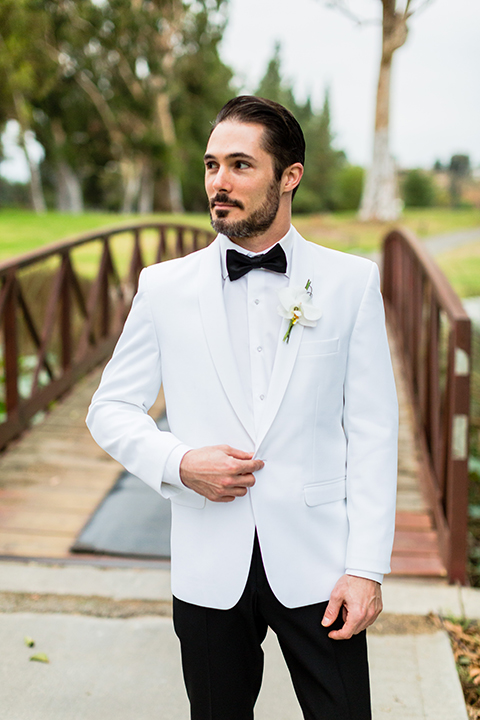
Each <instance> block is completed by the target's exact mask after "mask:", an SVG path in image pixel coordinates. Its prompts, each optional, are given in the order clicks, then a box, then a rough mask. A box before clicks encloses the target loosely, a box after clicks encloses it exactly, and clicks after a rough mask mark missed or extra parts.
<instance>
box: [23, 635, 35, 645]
mask: <svg viewBox="0 0 480 720" xmlns="http://www.w3.org/2000/svg"><path fill="white" fill-rule="evenodd" d="M23 642H24V643H25V645H26V646H27V647H35V640H34V639H33V638H31V637H29V635H25V637H24V638H23Z"/></svg>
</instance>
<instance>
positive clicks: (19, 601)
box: [0, 562, 480, 720]
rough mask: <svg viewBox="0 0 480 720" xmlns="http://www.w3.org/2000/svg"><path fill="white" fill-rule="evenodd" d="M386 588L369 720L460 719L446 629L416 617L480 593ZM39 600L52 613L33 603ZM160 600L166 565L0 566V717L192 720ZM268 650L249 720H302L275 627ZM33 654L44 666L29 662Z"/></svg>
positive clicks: (476, 603)
mask: <svg viewBox="0 0 480 720" xmlns="http://www.w3.org/2000/svg"><path fill="white" fill-rule="evenodd" d="M384 596H385V612H386V614H385V615H384V616H382V617H383V618H384V620H383V621H382V622H379V623H378V624H377V627H376V629H375V630H374V631H372V632H371V633H369V652H370V666H371V676H372V697H373V706H374V715H373V717H374V720H467V713H466V709H465V705H464V701H463V696H462V691H461V688H460V683H459V680H458V676H457V673H456V670H455V666H454V661H453V657H452V652H451V649H450V643H449V640H448V637H447V635H446V634H445V633H444V632H442V631H438V630H436V629H435V628H434V627H432V626H428V623H427V622H426V621H425V620H424V619H423V618H419V617H417V618H416V619H415V618H413V619H412V616H414V615H416V616H422V615H425V614H427V613H428V612H430V611H434V612H444V613H452V614H454V615H461V614H462V611H465V612H466V613H467V616H468V617H476V618H479V617H480V592H479V591H477V590H473V589H471V588H470V589H469V588H457V587H452V586H448V585H447V584H445V583H444V582H441V581H429V582H425V581H423V582H422V581H413V580H412V581H408V582H406V581H403V580H400V579H387V580H386V582H385V586H384ZM45 598H49V602H50V611H49V612H42V611H41V609H42V608H45V604H44V603H43V604H42V600H44V599H45ZM67 601H68V605H66V604H65V603H66V602H67ZM133 601H136V602H137V603H139V604H138V605H137V606H136V608H137V609H136V610H134V611H133V617H99V616H98V615H100V614H104V613H103V611H102V609H103V610H106V611H107V612H108V610H109V608H110V611H111V612H110V614H112V615H113V614H115V608H113V606H115V607H116V608H117V609H118V608H120V611H119V614H120V615H121V614H122V608H123V610H125V608H127V611H128V612H131V609H132V603H133ZM13 602H15V603H16V608H17V610H18V612H15V611H12V607H11V605H12V603H13ZM88 602H90V604H88ZM9 603H10V606H9ZM142 603H143V604H142ZM160 605H161V606H162V607H163V610H162V609H161V611H162V612H163V611H165V614H167V615H168V614H169V609H170V591H169V570H168V568H167V567H164V568H163V569H162V568H159V569H155V570H151V569H131V568H130V569H120V568H115V569H105V568H95V567H88V566H65V567H51V566H45V565H40V564H37V563H20V562H1V563H0V610H3V612H0V648H1V649H2V650H1V653H0V718H1V720H87V719H88V720H133V719H134V718H135V720H136V719H137V718H139V719H141V720H148V719H149V718H151V719H152V720H154V719H155V720H188V702H187V699H186V695H185V691H184V688H183V683H182V678H181V668H180V656H179V649H178V643H177V640H176V637H175V634H174V632H173V627H172V621H171V618H170V617H159V616H158V615H152V616H151V615H147V613H148V612H149V608H150V606H152V607H154V608H155V607H159V606H160ZM32 606H33V607H35V606H36V608H37V610H39V612H32V611H31V608H32ZM25 608H28V610H25ZM112 608H113V609H112ZM52 609H54V610H55V611H54V612H52V611H51V610H52ZM407 616H408V617H407ZM25 636H30V637H32V638H33V639H34V640H35V647H34V648H33V649H32V648H28V647H27V646H26V645H25V643H24V637H25ZM264 648H265V658H266V660H265V679H264V684H263V688H262V692H261V695H260V698H259V700H258V703H257V709H256V715H255V718H256V720H301V713H300V711H299V709H298V706H297V703H296V700H295V697H294V693H293V689H292V686H291V682H290V678H289V675H288V672H287V670H286V667H285V665H284V662H283V658H282V657H281V653H280V651H279V648H278V644H277V642H276V638H275V636H274V635H273V634H270V635H268V636H267V639H266V641H265V644H264ZM35 652H39V653H46V654H47V656H48V658H49V660H50V662H49V663H48V664H44V663H39V662H30V661H29V657H30V656H31V655H32V654H33V653H35Z"/></svg>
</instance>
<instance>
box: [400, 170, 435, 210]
mask: <svg viewBox="0 0 480 720" xmlns="http://www.w3.org/2000/svg"><path fill="white" fill-rule="evenodd" d="M402 189H403V199H404V202H405V205H406V207H430V206H431V205H433V204H434V203H435V194H436V193H435V182H434V180H433V178H432V176H431V175H429V174H428V173H426V172H425V171H424V170H410V171H409V172H408V173H407V175H406V177H405V180H404V182H403V188H402Z"/></svg>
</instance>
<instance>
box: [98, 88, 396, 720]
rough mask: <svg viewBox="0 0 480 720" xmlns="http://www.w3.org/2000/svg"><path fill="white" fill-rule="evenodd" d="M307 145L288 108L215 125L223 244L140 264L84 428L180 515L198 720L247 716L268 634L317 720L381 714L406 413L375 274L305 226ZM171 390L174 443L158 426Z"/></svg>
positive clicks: (209, 177)
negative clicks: (377, 674) (401, 423)
mask: <svg viewBox="0 0 480 720" xmlns="http://www.w3.org/2000/svg"><path fill="white" fill-rule="evenodd" d="M304 155H305V142H304V138H303V133H302V131H301V128H300V126H299V125H298V123H297V121H296V120H295V118H294V117H293V116H292V115H291V113H290V112H288V111H287V110H286V109H285V108H283V107H282V106H281V105H278V104H277V103H273V102H270V101H268V100H263V99H261V98H256V97H250V96H242V97H237V98H235V99H233V100H231V101H230V102H229V103H227V105H226V106H225V107H224V108H223V109H222V110H221V111H220V113H219V115H218V117H217V119H216V121H215V123H214V126H213V130H212V132H211V134H210V138H209V140H208V145H207V149H206V154H205V187H206V191H207V196H208V200H209V205H210V213H211V219H212V225H213V227H214V229H215V230H216V231H217V232H218V237H217V238H216V240H215V241H214V242H213V243H212V244H211V245H210V246H209V247H208V248H206V249H204V250H200V251H199V252H196V253H192V254H191V255H188V256H187V257H185V258H181V259H176V260H172V261H168V262H163V263H160V264H158V265H154V266H152V267H149V268H147V269H145V270H144V271H143V272H142V274H141V276H140V282H139V288H138V293H137V295H136V297H135V300H134V303H133V307H132V310H131V312H130V315H129V317H128V319H127V321H126V324H125V328H124V331H123V333H122V336H121V338H120V340H119V342H118V344H117V347H116V349H115V352H114V355H113V357H112V359H111V361H110V363H109V364H108V365H107V367H106V369H105V372H104V375H103V378H102V382H101V384H100V387H99V389H98V390H97V392H96V393H95V395H94V398H93V401H92V405H91V407H90V411H89V415H88V418H87V422H88V425H89V427H90V429H91V432H92V434H93V436H94V438H95V439H96V440H97V442H98V443H99V444H100V445H101V446H102V447H104V448H105V449H106V450H107V451H108V452H109V453H110V454H111V455H112V456H113V457H115V458H117V459H118V460H119V461H120V462H121V463H123V465H124V466H125V467H126V468H127V469H128V470H129V471H130V472H132V473H134V474H135V475H137V476H139V477H140V478H142V479H143V480H144V481H145V482H147V483H148V484H149V485H151V486H152V487H153V488H155V489H156V490H157V491H158V492H160V493H161V494H162V495H163V496H164V497H168V498H170V500H171V502H172V542H171V547H172V591H173V596H174V624H175V630H176V633H177V635H178V637H179V639H180V643H181V651H182V664H183V672H184V678H185V684H186V687H187V692H188V696H189V699H190V704H191V718H192V720H251V718H253V707H254V704H255V700H256V698H257V695H258V692H259V690H260V685H261V678H262V670H263V653H262V649H261V643H262V641H263V639H264V638H265V634H266V632H267V628H268V627H271V628H272V629H273V631H274V632H275V633H276V634H277V637H278V640H279V643H280V647H281V649H282V652H283V655H284V657H285V661H286V663H287V665H288V668H289V671H290V674H291V677H292V681H293V685H294V688H295V692H296V694H297V698H298V701H299V703H300V705H301V708H302V711H303V714H304V717H305V718H306V719H307V720H368V719H369V718H371V710H370V695H369V684H368V666H367V655H366V639H365V628H366V627H368V625H370V624H371V623H372V622H373V621H374V620H375V618H376V617H377V615H378V614H379V613H380V611H381V608H382V601H381V582H382V579H383V573H386V572H388V571H389V558H390V552H391V546H392V539H393V531H394V506H395V480H396V433H397V407H396V398H395V388H394V381H393V376H392V370H391V364H390V358H389V352H388V346H387V339H386V334H385V326H384V315H383V304H382V298H381V295H380V291H379V279H378V271H377V267H376V265H374V264H373V263H372V262H370V261H369V260H366V259H363V258H359V257H355V256H353V255H347V254H344V253H339V252H335V251H333V250H329V249H326V248H323V247H321V246H318V245H315V244H313V243H308V242H306V241H305V240H304V239H303V238H302V237H301V236H300V235H299V234H298V233H297V231H296V230H295V229H294V228H293V227H292V226H291V223H290V220H291V202H292V198H293V195H294V194H295V191H296V189H297V187H298V185H299V183H300V180H301V178H302V174H303V166H304ZM161 383H163V388H164V392H165V400H166V406H167V414H168V421H169V426H170V430H171V431H170V432H160V431H159V430H158V428H157V427H156V424H155V423H154V422H153V420H152V419H151V418H150V417H149V416H148V415H147V411H148V409H149V408H150V407H151V405H152V404H153V403H154V401H155V399H156V397H157V393H158V391H159V388H160V384H161Z"/></svg>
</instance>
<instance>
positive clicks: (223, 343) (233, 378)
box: [199, 241, 255, 441]
mask: <svg viewBox="0 0 480 720" xmlns="http://www.w3.org/2000/svg"><path fill="white" fill-rule="evenodd" d="M199 272H200V277H199V302H200V313H201V316H202V322H203V328H204V331H205V336H206V339H207V343H208V347H209V350H210V354H211V356H212V360H213V363H214V365H215V369H216V371H217V374H218V377H219V379H220V382H221V383H222V386H223V389H224V391H225V394H226V395H227V397H228V399H229V401H230V404H231V405H232V408H233V410H234V411H235V413H236V415H237V417H238V418H239V420H240V422H241V423H242V425H243V426H244V428H245V430H246V431H247V432H248V434H249V435H250V437H251V438H252V440H253V441H255V429H254V421H253V416H252V413H251V412H250V410H249V408H248V405H247V403H246V400H245V396H244V394H243V392H242V387H241V382H240V375H239V373H238V369H237V363H236V360H235V356H234V354H233V348H232V344H231V341H230V333H229V329H228V322H227V314H226V312H225V303H224V299H223V285H222V268H221V262H220V251H219V246H218V241H214V242H213V243H212V244H211V245H209V247H208V248H206V249H205V250H204V251H203V257H202V263H201V265H200V271H199Z"/></svg>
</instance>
